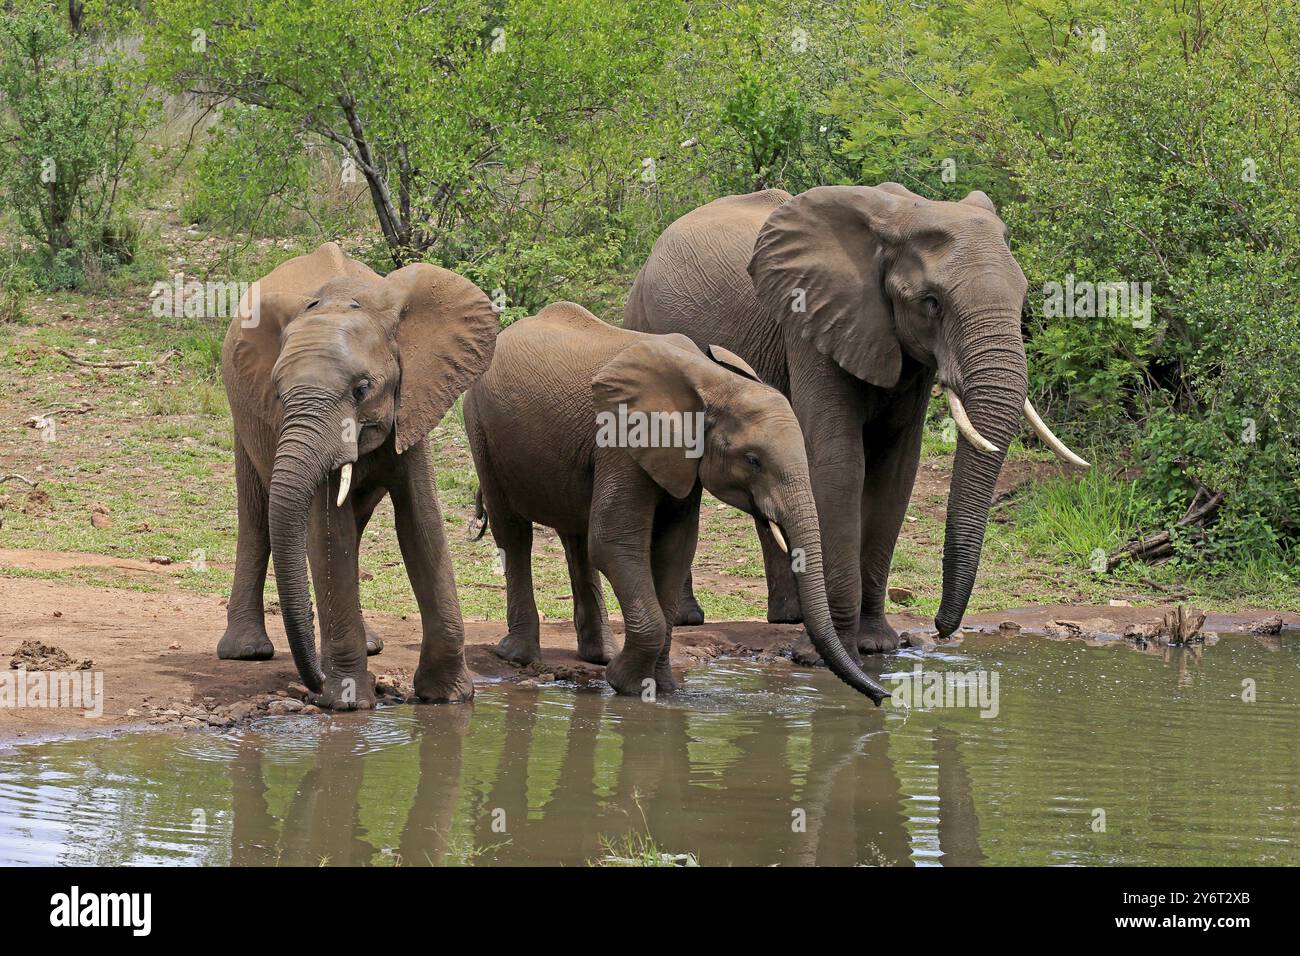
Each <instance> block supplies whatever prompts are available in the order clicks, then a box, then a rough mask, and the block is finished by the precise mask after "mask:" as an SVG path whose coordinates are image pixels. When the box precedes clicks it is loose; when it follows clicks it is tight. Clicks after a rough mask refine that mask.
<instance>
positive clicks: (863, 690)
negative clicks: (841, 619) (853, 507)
mask: <svg viewBox="0 0 1300 956" xmlns="http://www.w3.org/2000/svg"><path fill="white" fill-rule="evenodd" d="M794 484H795V490H794V491H792V492H790V493H789V494H787V496H786V499H785V501H784V502H783V507H782V508H781V509H780V510H779V511H778V513H777V515H776V520H777V521H778V522H779V523H780V525H781V527H782V528H784V530H785V532H786V535H787V536H788V537H789V539H790V545H791V547H792V548H793V549H794V550H795V551H796V552H799V553H800V557H801V558H802V561H803V570H802V571H801V572H799V573H797V574H796V575H795V580H796V582H797V584H798V588H799V606H800V608H802V610H803V620H804V627H805V628H806V629H807V631H808V637H809V638H810V639H811V641H812V644H813V647H815V648H816V649H817V653H818V654H820V655H821V658H822V660H823V661H825V662H826V666H827V667H829V668H830V670H831V673H833V674H834V675H835V676H836V677H838V678H839V679H840V680H842V681H844V683H846V684H848V685H849V686H850V687H852V688H853V689H854V690H856V691H857V692H858V693H859V694H864V695H866V696H867V697H870V698H871V700H872V701H873V702H874V703H876V704H877V705H879V704H880V702H881V701H882V700H884V699H885V698H886V697H888V696H889V691H887V690H885V688H884V687H882V686H881V685H880V684H879V683H877V682H876V681H875V680H873V679H872V678H871V677H870V676H869V675H868V674H867V673H866V672H865V671H863V670H862V666H861V665H860V664H859V663H858V662H857V661H856V660H854V658H853V656H852V655H851V654H850V653H849V652H848V650H846V649H845V647H844V645H843V643H841V641H840V639H839V635H837V634H836V633H835V624H834V622H833V621H832V619H831V611H830V605H829V603H828V601H827V598H826V580H825V576H824V571H823V567H822V546H821V532H820V530H819V528H818V524H817V509H816V506H815V505H814V503H813V496H812V489H811V488H810V487H809V485H808V479H807V477H806V476H804V477H803V480H802V481H801V482H795V483H794Z"/></svg>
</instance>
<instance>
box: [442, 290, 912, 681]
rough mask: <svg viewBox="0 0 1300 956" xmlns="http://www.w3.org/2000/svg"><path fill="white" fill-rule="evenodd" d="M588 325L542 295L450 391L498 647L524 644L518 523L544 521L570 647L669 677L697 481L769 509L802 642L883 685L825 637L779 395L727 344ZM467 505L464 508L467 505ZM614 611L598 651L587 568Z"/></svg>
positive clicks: (527, 570)
mask: <svg viewBox="0 0 1300 956" xmlns="http://www.w3.org/2000/svg"><path fill="white" fill-rule="evenodd" d="M711 355H712V357H711V358H710V357H706V356H705V354H704V353H702V352H701V351H700V350H699V349H697V348H696V347H695V346H694V345H693V344H692V343H691V342H690V340H689V339H687V338H685V337H684V336H680V335H673V336H660V335H646V334H643V333H639V332H629V331H626V330H624V329H619V328H615V327H613V326H610V325H606V324H605V323H604V322H602V321H600V320H599V319H598V318H596V317H595V316H594V315H592V314H591V313H590V312H588V311H587V310H585V309H583V308H582V307H581V306H578V305H574V304H573V303H570V302H558V303H555V304H553V305H550V306H548V307H546V308H545V309H543V310H542V311H541V312H540V313H538V315H536V316H534V317H532V318H528V319H524V320H522V321H520V322H517V323H515V324H514V325H512V326H511V327H510V328H508V329H506V330H505V331H504V332H502V333H501V336H500V338H499V339H498V341H497V349H496V354H495V357H494V358H493V360H492V365H491V367H490V368H489V369H488V371H487V372H486V374H484V376H483V377H482V378H481V379H479V380H478V382H476V383H475V384H474V385H473V387H471V388H470V390H469V392H468V393H467V394H466V396H465V429H466V432H467V433H468V436H469V442H470V449H471V451H472V453H473V455H474V464H475V467H476V468H477V469H478V475H479V483H480V495H481V499H480V502H481V506H482V508H483V510H485V512H486V521H487V524H488V525H489V526H490V527H491V529H492V535H493V537H494V539H495V540H496V543H497V546H498V548H500V549H501V551H502V552H503V553H504V558H505V572H506V609H507V617H508V624H509V629H508V633H507V634H506V636H505V637H504V638H503V639H502V640H501V642H500V644H499V645H498V647H497V653H498V654H500V655H501V656H502V657H505V658H506V659H508V660H513V661H516V662H521V663H527V662H536V661H538V660H540V656H541V652H540V647H539V643H538V616H537V606H536V604H535V603H534V600H533V587H532V573H531V557H530V556H531V551H532V539H533V523H534V522H537V523H539V524H543V525H547V526H549V527H551V528H554V529H555V530H556V531H557V532H558V533H559V536H560V540H561V541H562V543H563V545H564V551H565V555H566V557H567V558H568V564H569V576H570V580H571V583H572V585H573V600H574V623H575V625H576V627H577V631H578V649H579V655H580V656H581V657H582V658H583V659H584V660H588V661H592V662H596V663H606V662H607V667H606V670H605V676H606V680H607V681H608V682H609V684H610V686H612V687H613V688H614V689H615V690H617V691H619V692H621V693H625V694H643V692H644V691H645V690H646V689H647V688H653V690H654V691H656V692H658V691H665V692H666V691H671V690H673V689H674V687H675V684H674V681H673V676H672V671H671V670H670V668H669V663H668V660H669V648H670V646H671V642H672V621H673V618H674V615H675V613H676V609H677V601H678V599H679V598H680V596H681V593H682V589H683V586H684V583H685V580H686V575H687V572H688V571H689V569H690V564H691V559H692V558H693V557H694V554H695V541H696V533H697V530H698V526H699V513H700V495H701V488H702V487H703V488H707V489H708V490H709V491H710V492H711V493H712V494H714V495H715V496H717V497H718V498H719V499H721V500H722V501H725V502H727V503H728V504H731V505H733V506H735V507H737V508H740V509H741V510H743V511H746V512H748V513H749V514H752V515H754V516H755V517H756V518H758V519H761V520H762V521H763V522H765V523H766V524H768V525H770V527H771V529H772V533H773V534H774V535H776V536H778V537H779V538H780V539H781V540H782V543H783V544H784V539H785V538H786V537H788V538H789V541H790V547H791V548H792V549H794V550H791V552H790V553H791V555H792V556H794V557H796V559H797V562H798V564H799V573H798V574H795V575H793V576H794V577H795V578H796V579H797V587H798V591H799V595H800V598H801V600H802V602H803V608H804V612H805V619H806V622H807V627H808V630H809V632H810V634H811V638H812V641H813V643H814V645H815V646H816V647H817V649H818V651H819V652H820V653H821V654H822V656H823V657H824V658H825V660H826V661H827V663H828V665H829V666H830V668H831V670H832V671H834V672H835V674H837V675H838V676H839V677H840V678H841V679H842V680H843V681H844V682H845V683H847V684H849V685H850V686H851V687H853V688H854V689H855V690H857V691H859V692H860V693H863V694H866V695H867V696H869V697H871V698H872V699H873V700H874V701H876V703H879V702H880V700H881V698H882V697H884V696H887V692H886V691H885V690H884V689H883V688H881V687H880V685H879V684H877V683H876V682H875V681H873V680H872V679H871V678H870V677H868V676H867V675H866V674H864V673H863V671H862V669H861V667H860V666H859V663H858V660H857V649H856V648H854V647H852V646H851V645H850V646H849V647H847V648H846V647H845V646H843V645H841V643H840V642H839V640H837V638H836V635H835V630H834V627H833V626H832V624H831V617H830V612H829V610H828V608H827V605H826V596H825V591H824V585H823V582H822V556H821V543H820V535H819V531H818V526H817V514H816V511H815V509H814V507H813V496H812V489H811V487H810V486H809V482H808V463H807V459H806V458H805V456H804V443H803V436H802V435H801V434H800V431H799V424H798V422H796V421H795V417H794V413H793V412H792V411H791V409H790V404H789V403H788V402H787V401H786V400H785V399H784V398H783V397H782V396H781V395H780V393H778V392H777V391H776V390H774V389H772V388H769V387H767V386H766V385H763V384H762V383H761V382H759V381H758V380H757V378H756V376H754V373H753V370H752V369H750V368H749V366H748V365H746V364H745V363H744V362H742V361H741V360H740V359H738V358H736V357H735V356H734V355H731V354H730V353H728V352H726V351H725V350H723V349H715V350H713V351H712V353H711ZM479 517H480V518H482V517H483V515H482V514H480V515H479ZM597 572H600V573H601V574H604V576H605V577H606V578H608V579H609V582H610V584H611V585H612V586H613V588H614V593H615V594H616V595H617V596H618V599H619V604H620V605H621V607H622V610H623V618H624V623H625V630H626V636H625V639H624V643H623V649H622V651H621V652H618V653H616V652H615V648H614V646H613V643H612V641H611V638H610V631H609V624H608V618H607V616H606V613H605V606H604V600H603V596H602V589H601V583H600V578H599V576H598V575H597Z"/></svg>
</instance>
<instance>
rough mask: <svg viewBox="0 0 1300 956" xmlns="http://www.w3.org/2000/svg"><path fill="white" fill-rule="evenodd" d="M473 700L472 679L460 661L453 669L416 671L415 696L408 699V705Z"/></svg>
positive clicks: (457, 702) (456, 702)
mask: <svg viewBox="0 0 1300 956" xmlns="http://www.w3.org/2000/svg"><path fill="white" fill-rule="evenodd" d="M473 699H474V679H473V678H472V677H471V676H470V673H469V669H468V668H466V667H465V662H464V660H463V659H462V660H460V661H458V662H457V663H456V666H455V667H450V668H439V669H437V670H436V671H435V670H434V669H430V670H428V671H424V670H417V671H416V672H415V694H414V696H413V697H410V698H408V703H412V704H464V703H468V702H469V701H471V700H473Z"/></svg>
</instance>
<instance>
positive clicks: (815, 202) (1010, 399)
mask: <svg viewBox="0 0 1300 956" xmlns="http://www.w3.org/2000/svg"><path fill="white" fill-rule="evenodd" d="M749 274H750V277H751V279H752V280H753V283H754V287H755V290H756V292H757V295H758V298H759V301H760V302H761V303H763V305H764V307H765V308H766V309H767V310H768V311H769V313H770V314H771V315H772V316H773V317H774V318H775V319H776V320H777V321H779V322H781V323H783V325H784V327H785V328H786V329H787V331H788V333H793V334H794V336H795V337H797V338H798V339H803V340H810V341H811V342H812V343H813V345H814V346H815V348H816V349H817V350H818V351H819V352H821V353H822V354H823V355H825V356H827V357H829V358H831V359H832V360H834V361H835V363H836V364H837V365H839V366H840V367H841V368H842V369H844V370H845V371H846V372H848V373H849V374H851V375H853V376H855V377H857V378H859V379H861V380H862V381H864V382H867V383H869V384H871V385H875V386H878V387H880V388H883V389H891V388H894V387H895V386H897V385H898V384H899V381H900V377H901V374H902V370H903V356H904V355H905V354H906V355H907V356H909V357H910V358H911V359H913V360H915V361H916V362H919V363H921V364H922V365H923V366H926V367H928V368H931V369H934V370H936V372H937V377H938V381H939V384H940V385H941V386H942V387H943V388H944V389H946V391H947V393H948V401H949V405H950V408H951V411H952V417H953V420H954V422H955V423H956V425H957V427H958V429H959V431H960V435H961V437H960V439H959V441H958V447H957V455H956V461H955V464H954V467H953V475H952V487H951V491H950V494H949V498H948V520H947V534H946V537H945V540H944V556H943V599H942V602H941V604H940V607H939V612H938V614H937V615H936V617H935V626H936V627H937V628H938V630H939V633H940V635H941V636H944V637H946V636H948V635H949V634H951V633H952V632H953V631H955V630H956V629H957V627H958V625H959V624H960V623H961V618H962V614H963V613H964V612H965V610H966V604H967V601H968V600H969V598H970V592H971V588H972V587H973V585H974V583H975V572H976V571H977V569H978V567H979V557H980V549H981V547H982V545H983V541H984V528H985V524H986V521H987V519H988V510H989V505H990V503H991V500H992V496H993V492H994V486H995V485H996V483H997V478H998V474H999V472H1000V471H1001V468H1002V463H1003V460H1004V458H1005V454H1006V451H1005V450H1006V448H1007V445H1008V443H1009V442H1010V441H1011V439H1012V437H1013V436H1014V435H1015V434H1016V432H1017V430H1018V429H1019V426H1020V415H1021V412H1022V410H1023V411H1025V412H1026V413H1027V414H1028V415H1029V417H1030V421H1031V423H1032V424H1033V425H1034V427H1035V429H1036V430H1037V431H1038V432H1039V434H1040V435H1041V436H1042V437H1043V439H1044V440H1045V441H1046V442H1047V443H1048V444H1049V445H1050V446H1051V447H1052V448H1053V450H1055V451H1057V453H1058V454H1061V455H1062V457H1066V458H1067V460H1071V461H1073V462H1074V463H1076V464H1084V465H1086V464H1087V463H1086V462H1084V461H1083V460H1082V459H1080V458H1078V456H1076V455H1074V454H1073V452H1070V451H1069V450H1068V449H1066V448H1065V446H1064V445H1062V444H1061V442H1060V441H1059V439H1057V438H1056V436H1055V435H1052V434H1051V432H1050V431H1049V430H1047V427H1046V425H1043V423H1042V420H1041V419H1040V418H1038V416H1037V414H1036V413H1034V411H1033V407H1032V406H1031V405H1030V404H1029V403H1028V400H1027V398H1026V392H1027V376H1026V366H1025V349H1024V341H1023V339H1022V338H1021V331H1020V326H1021V311H1022V308H1023V306H1024V300H1025V292H1026V288H1027V283H1026V281H1025V276H1024V273H1023V272H1021V270H1020V266H1019V264H1018V263H1017V262H1016V260H1015V258H1014V257H1013V256H1012V255H1011V250H1010V248H1009V246H1008V244H1007V228H1006V226H1005V225H1004V224H1003V223H1002V220H1001V219H999V218H998V215H997V211H996V210H995V209H994V206H993V203H992V202H991V201H990V200H989V198H988V196H986V195H985V194H984V193H982V192H978V191H976V192H972V193H971V194H970V195H968V196H967V197H966V198H965V199H963V200H962V201H961V202H955V203H954V202H932V201H929V200H926V199H923V198H922V197H920V196H917V195H916V194H914V193H912V192H910V191H908V190H907V189H905V188H904V187H902V186H900V185H898V184H897V183H885V184H883V185H881V186H878V187H868V186H822V187H818V188H816V189H810V190H808V191H807V192H805V193H803V194H801V195H799V196H797V197H795V198H794V199H792V200H791V201H790V202H788V203H786V204H784V205H782V206H780V207H779V208H777V209H776V210H775V211H774V212H773V213H772V214H771V215H770V216H769V217H768V219H767V221H766V223H765V224H764V226H763V228H762V231H761V232H760V233H759V235H758V239H757V241H756V242H755V244H754V251H753V256H752V258H751V260H750V263H749ZM787 341H791V339H790V337H789V335H787Z"/></svg>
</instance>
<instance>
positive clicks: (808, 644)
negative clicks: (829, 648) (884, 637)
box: [790, 631, 862, 667]
mask: <svg viewBox="0 0 1300 956" xmlns="http://www.w3.org/2000/svg"><path fill="white" fill-rule="evenodd" d="M840 643H841V644H842V645H843V646H844V651H845V653H847V654H848V655H849V659H850V660H852V661H853V662H854V663H855V664H861V663H862V655H860V654H859V653H858V649H857V646H856V645H854V644H853V642H852V641H848V642H846V641H845V640H844V638H843V637H841V638H840ZM790 658H791V660H793V661H794V662H795V663H796V664H802V665H803V666H804V667H824V666H826V662H825V661H824V660H822V656H821V654H820V653H818V651H817V648H816V647H814V646H813V642H812V639H811V638H810V637H809V636H808V632H807V631H805V632H804V633H802V634H800V635H799V636H798V637H797V638H795V642H794V644H793V646H791V648H790Z"/></svg>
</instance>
